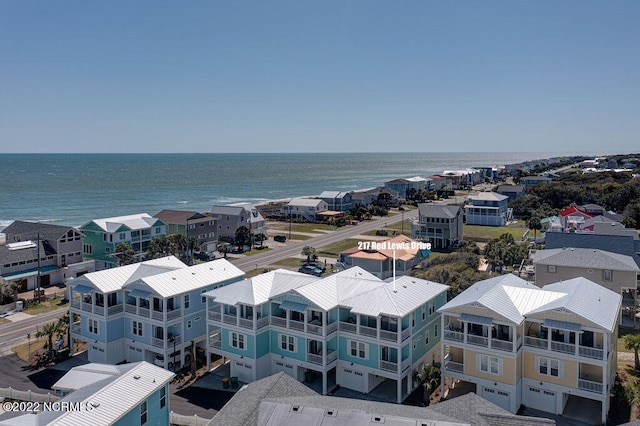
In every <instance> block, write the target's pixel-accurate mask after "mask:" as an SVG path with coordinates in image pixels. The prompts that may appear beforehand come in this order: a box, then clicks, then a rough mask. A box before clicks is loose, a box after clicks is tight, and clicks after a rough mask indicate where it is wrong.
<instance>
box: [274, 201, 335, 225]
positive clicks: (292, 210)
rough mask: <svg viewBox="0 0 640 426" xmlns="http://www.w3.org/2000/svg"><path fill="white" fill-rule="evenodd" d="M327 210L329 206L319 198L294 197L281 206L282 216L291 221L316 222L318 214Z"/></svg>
mask: <svg viewBox="0 0 640 426" xmlns="http://www.w3.org/2000/svg"><path fill="white" fill-rule="evenodd" d="M328 210H329V205H328V204H327V202H326V201H324V200H321V199H319V198H308V197H296V198H293V199H291V201H289V202H288V203H287V204H285V205H284V206H283V208H282V214H284V215H286V216H287V217H289V218H291V219H301V220H306V221H309V222H316V221H317V220H318V216H317V215H318V213H322V212H326V211H328Z"/></svg>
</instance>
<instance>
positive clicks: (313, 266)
mask: <svg viewBox="0 0 640 426" xmlns="http://www.w3.org/2000/svg"><path fill="white" fill-rule="evenodd" d="M302 266H311V267H312V268H318V269H320V270H321V271H322V272H324V271H326V270H327V267H326V266H324V265H323V264H322V263H320V262H309V263H305V264H304V265H302Z"/></svg>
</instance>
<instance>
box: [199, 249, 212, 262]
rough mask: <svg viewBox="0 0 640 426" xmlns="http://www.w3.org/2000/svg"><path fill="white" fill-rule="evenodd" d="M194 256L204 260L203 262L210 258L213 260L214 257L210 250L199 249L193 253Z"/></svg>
mask: <svg viewBox="0 0 640 426" xmlns="http://www.w3.org/2000/svg"><path fill="white" fill-rule="evenodd" d="M195 258H196V259H199V260H204V261H205V262H208V261H210V260H215V259H216V255H215V254H214V253H213V252H210V251H199V252H197V253H196V254H195Z"/></svg>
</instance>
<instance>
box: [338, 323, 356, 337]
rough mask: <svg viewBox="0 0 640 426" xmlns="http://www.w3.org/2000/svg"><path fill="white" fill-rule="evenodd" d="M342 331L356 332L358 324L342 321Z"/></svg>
mask: <svg viewBox="0 0 640 426" xmlns="http://www.w3.org/2000/svg"><path fill="white" fill-rule="evenodd" d="M340 331H346V332H347V333H353V334H356V325H355V324H353V323H350V322H343V321H340Z"/></svg>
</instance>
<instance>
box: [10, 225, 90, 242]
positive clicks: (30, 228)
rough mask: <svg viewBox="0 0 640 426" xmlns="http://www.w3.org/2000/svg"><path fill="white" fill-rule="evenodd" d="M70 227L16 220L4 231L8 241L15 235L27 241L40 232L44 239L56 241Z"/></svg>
mask: <svg viewBox="0 0 640 426" xmlns="http://www.w3.org/2000/svg"><path fill="white" fill-rule="evenodd" d="M69 229H73V227H72V226H61V225H52V224H50V223H39V222H25V221H21V220H16V221H14V222H13V223H12V224H11V225H9V226H7V227H6V228H4V231H2V232H3V233H4V234H6V235H7V242H12V238H11V237H12V236H13V235H19V236H21V239H22V241H25V240H31V239H33V240H35V239H36V238H37V235H38V234H40V239H42V240H49V241H56V240H58V239H59V238H60V237H62V236H63V235H64V234H66V233H67V231H68V230H69ZM78 232H79V231H78Z"/></svg>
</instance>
